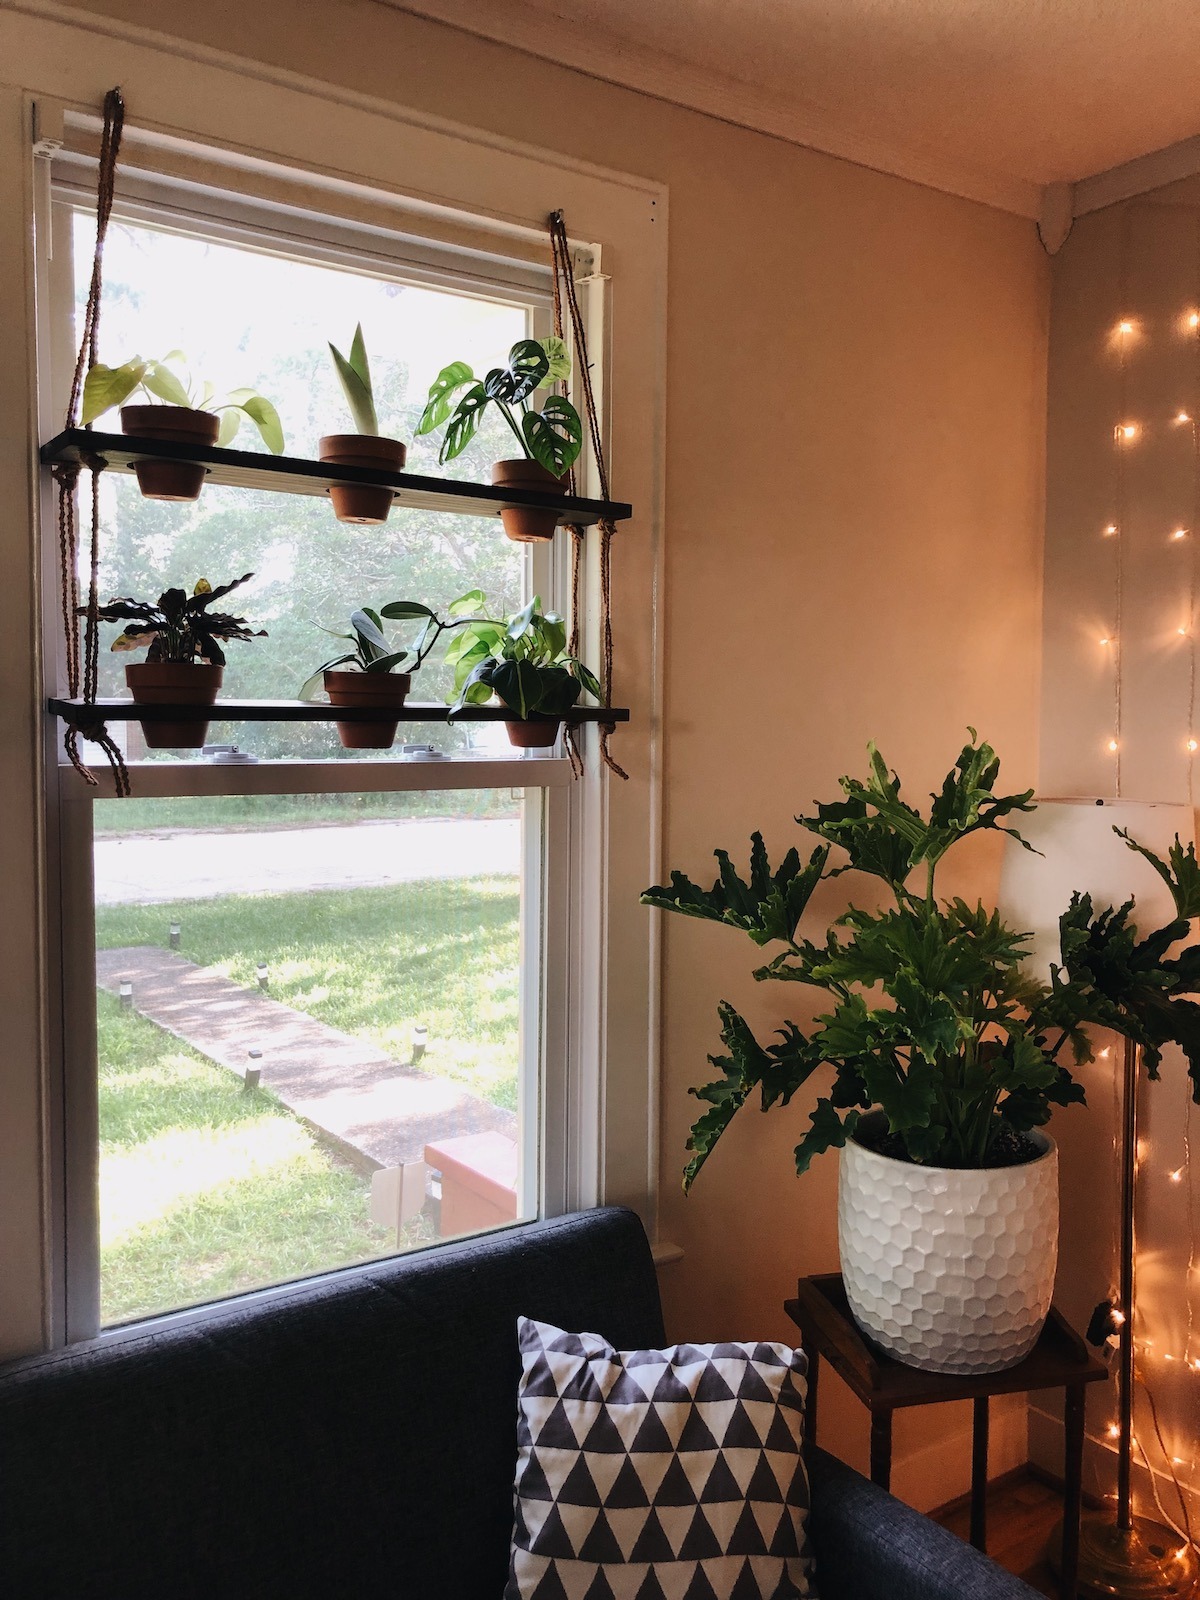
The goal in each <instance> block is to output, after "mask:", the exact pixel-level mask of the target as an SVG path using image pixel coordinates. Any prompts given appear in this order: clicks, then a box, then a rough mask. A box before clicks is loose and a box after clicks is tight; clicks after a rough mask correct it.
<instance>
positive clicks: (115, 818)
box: [92, 789, 521, 836]
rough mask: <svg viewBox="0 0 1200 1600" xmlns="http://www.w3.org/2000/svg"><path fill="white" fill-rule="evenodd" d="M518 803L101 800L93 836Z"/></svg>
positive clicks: (310, 822)
mask: <svg viewBox="0 0 1200 1600" xmlns="http://www.w3.org/2000/svg"><path fill="white" fill-rule="evenodd" d="M520 809H521V808H520V802H519V801H518V800H514V799H513V798H512V796H511V794H510V793H509V791H508V790H507V789H478V790H474V789H463V790H448V791H444V792H440V793H439V792H438V791H436V790H434V791H433V792H431V793H428V794H425V793H415V794H371V793H362V794H233V795H188V796H185V797H183V798H174V799H166V800H162V799H149V800H99V801H97V802H96V804H95V806H94V807H93V810H92V819H93V827H94V829H95V832H96V834H97V836H102V835H103V836H107V835H110V834H119V835H128V834H131V833H142V832H146V833H149V832H158V831H163V832H178V831H182V830H184V829H189V830H191V829H205V830H210V829H216V828H225V829H228V828H255V829H257V828H302V827H318V826H320V825H322V824H327V823H339V822H340V823H348V822H360V821H362V820H363V819H364V818H368V817H370V818H386V819H388V820H397V821H398V820H400V819H402V818H405V817H452V818H460V817H515V816H518V815H519V814H520Z"/></svg>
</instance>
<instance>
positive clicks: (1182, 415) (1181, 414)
mask: <svg viewBox="0 0 1200 1600" xmlns="http://www.w3.org/2000/svg"><path fill="white" fill-rule="evenodd" d="M1191 420H1192V419H1191V417H1189V416H1188V414H1187V412H1186V411H1177V412H1176V413H1175V424H1176V426H1177V427H1178V426H1179V424H1180V423H1183V422H1190V421H1191Z"/></svg>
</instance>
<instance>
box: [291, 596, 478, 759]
mask: <svg viewBox="0 0 1200 1600" xmlns="http://www.w3.org/2000/svg"><path fill="white" fill-rule="evenodd" d="M417 617H420V618H423V619H424V626H423V628H422V630H421V633H420V635H419V637H418V638H417V641H416V643H415V645H414V647H413V649H412V650H411V651H408V650H396V649H393V648H392V646H391V645H390V644H389V642H388V640H387V637H386V636H385V634H384V632H383V621H384V618H387V619H388V620H389V621H395V620H401V619H409V618H417ZM447 626H450V624H446V623H443V622H441V621H439V619H438V618H437V617H436V616H434V613H433V612H432V611H431V610H430V609H429V607H428V606H425V605H422V604H421V603H420V602H419V601H416V600H393V601H391V602H390V603H389V604H388V605H385V606H381V607H380V608H379V610H378V611H374V610H372V609H371V607H370V606H363V607H361V608H360V609H359V610H357V611H352V612H351V613H350V632H349V633H334V632H333V631H332V630H331V629H329V628H324V629H322V632H323V633H328V634H329V635H330V637H331V638H334V639H343V640H345V641H346V642H347V643H348V644H349V645H350V646H351V647H352V648H351V649H349V650H344V651H343V652H342V654H341V655H339V656H335V657H334V658H333V660H332V661H326V662H325V663H324V664H323V665H322V666H320V667H318V668H317V670H316V671H315V672H314V673H313V675H312V676H311V677H310V678H308V679H306V680H305V682H304V684H303V685H302V687H301V689H300V699H301V700H311V699H313V698H315V696H316V694H317V693H318V691H319V690H320V688H321V687H322V686H324V689H325V692H326V694H327V695H328V696H329V701H330V704H331V705H335V706H370V707H373V708H374V709H375V710H377V711H379V712H380V713H381V715H380V717H379V718H378V720H375V719H372V720H371V721H369V722H339V723H338V724H337V730H338V737H339V738H340V739H341V741H342V744H343V746H344V747H345V748H346V749H347V750H387V749H389V748H390V747H391V745H392V743H393V742H394V740H395V738H396V728H397V726H398V724H399V721H400V712H401V711H402V710H403V707H404V702H405V700H406V698H407V696H408V691H409V690H410V689H411V688H412V675H413V673H414V672H419V671H420V670H421V664H422V663H423V662H424V660H425V658H426V656H427V655H428V654H429V652H430V651H431V650H432V649H433V647H434V645H435V644H436V643H437V640H438V638H439V636H440V635H441V634H442V632H443V631H444V630H445V628H446V627H447ZM403 662H409V663H410V664H409V667H408V670H407V671H406V672H397V671H396V670H395V669H396V668H397V667H398V666H400V665H401V663H403ZM342 669H346V670H342Z"/></svg>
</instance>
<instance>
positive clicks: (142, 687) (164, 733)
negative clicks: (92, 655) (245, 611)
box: [81, 572, 267, 750]
mask: <svg viewBox="0 0 1200 1600" xmlns="http://www.w3.org/2000/svg"><path fill="white" fill-rule="evenodd" d="M253 576H254V574H253V573H252V572H247V573H245V574H244V575H243V576H242V577H240V578H235V579H234V580H233V582H232V583H222V584H218V586H217V587H216V588H215V589H214V588H213V587H212V585H211V584H210V583H209V582H208V580H207V579H206V578H201V579H200V581H199V582H198V583H197V584H196V587H195V588H194V589H193V590H192V592H191V594H188V592H187V591H186V590H185V589H167V590H165V591H164V592H163V593H162V594H160V595H159V597H158V600H157V602H156V603H155V604H153V605H151V604H150V603H149V602H147V601H143V600H129V599H119V600H110V601H109V603H108V604H107V605H106V606H100V607H99V608H98V610H97V612H96V615H97V616H98V617H99V619H100V620H101V621H102V622H122V623H124V624H125V626H124V629H123V630H122V632H121V634H120V635H119V637H118V638H116V639H114V640H113V643H112V648H113V649H114V650H117V651H125V650H140V649H142V648H143V647H145V648H146V659H145V661H139V662H131V663H130V665H129V666H127V667H126V668H125V681H126V683H127V684H128V685H129V689H130V692H131V694H132V695H133V698H134V699H135V700H136V701H137V702H138V703H139V704H141V705H197V706H210V705H212V703H213V701H214V700H216V698H217V695H218V693H219V692H220V688H221V682H222V679H223V678H224V675H225V673H224V668H225V655H224V652H223V651H222V649H221V645H222V644H223V643H224V642H226V641H227V640H230V639H265V638H266V636H267V635H266V630H265V629H262V628H260V629H258V630H257V631H255V630H254V629H252V628H251V627H249V625H248V624H247V622H246V619H245V617H233V616H230V615H228V614H227V613H226V612H223V611H213V610H212V609H211V607H212V605H213V602H214V601H216V600H221V599H223V598H224V596H225V595H227V594H229V593H230V592H231V591H232V590H234V589H237V588H240V587H241V585H242V584H243V583H248V582H249V581H250V579H251V578H252V577H253ZM82 610H83V608H81V611H82ZM208 720H209V719H208V718H207V717H203V718H199V717H180V718H178V719H175V720H172V721H170V722H143V723H142V732H143V734H144V735H145V738H146V743H147V745H149V747H150V748H151V749H152V750H164V749H166V750H176V749H186V750H192V749H199V748H200V746H202V745H203V743H204V741H205V738H206V737H207V734H208Z"/></svg>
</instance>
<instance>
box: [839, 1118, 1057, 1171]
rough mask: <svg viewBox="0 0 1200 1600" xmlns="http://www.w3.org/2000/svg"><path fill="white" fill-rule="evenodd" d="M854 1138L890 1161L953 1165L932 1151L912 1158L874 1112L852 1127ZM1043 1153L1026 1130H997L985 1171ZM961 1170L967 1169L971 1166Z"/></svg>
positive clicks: (1007, 1165) (1020, 1162)
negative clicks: (916, 1159)
mask: <svg viewBox="0 0 1200 1600" xmlns="http://www.w3.org/2000/svg"><path fill="white" fill-rule="evenodd" d="M853 1137H854V1139H855V1140H856V1142H857V1143H858V1144H860V1145H862V1147H863V1149H864V1150H873V1151H874V1152H875V1154H876V1155H879V1156H890V1157H891V1159H892V1160H893V1161H906V1162H908V1163H909V1165H910V1166H916V1165H918V1164H920V1165H923V1166H930V1167H947V1166H951V1165H954V1166H957V1165H958V1163H951V1162H948V1161H946V1160H945V1158H944V1157H943V1156H941V1155H940V1154H939V1155H935V1156H934V1157H933V1158H932V1160H930V1161H928V1162H922V1163H917V1162H914V1161H913V1160H912V1158H911V1157H910V1156H909V1154H908V1152H907V1151H906V1150H905V1148H904V1140H903V1138H902V1137H901V1135H900V1134H898V1133H889V1132H888V1131H887V1121H886V1119H885V1118H883V1117H879V1118H878V1120H876V1118H875V1116H870V1117H864V1118H863V1119H862V1121H861V1122H860V1123H859V1125H858V1127H857V1128H856V1129H855V1130H854V1135H853ZM1044 1154H1045V1151H1044V1150H1039V1149H1038V1147H1037V1145H1036V1144H1035V1143H1034V1141H1033V1140H1032V1139H1031V1138H1030V1137H1029V1135H1028V1134H1027V1133H1014V1132H1013V1130H1012V1129H1011V1128H1004V1129H1002V1130H1001V1133H1000V1137H999V1139H998V1140H997V1141H996V1143H995V1144H994V1145H993V1149H992V1160H991V1161H989V1162H988V1164H987V1168H986V1169H984V1170H986V1171H992V1170H994V1169H995V1168H997V1167H1022V1166H1024V1165H1025V1163H1026V1162H1027V1161H1037V1160H1038V1159H1039V1157H1041V1156H1043V1155H1044ZM963 1170H966V1171H970V1170H972V1169H971V1168H964V1169H963Z"/></svg>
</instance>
